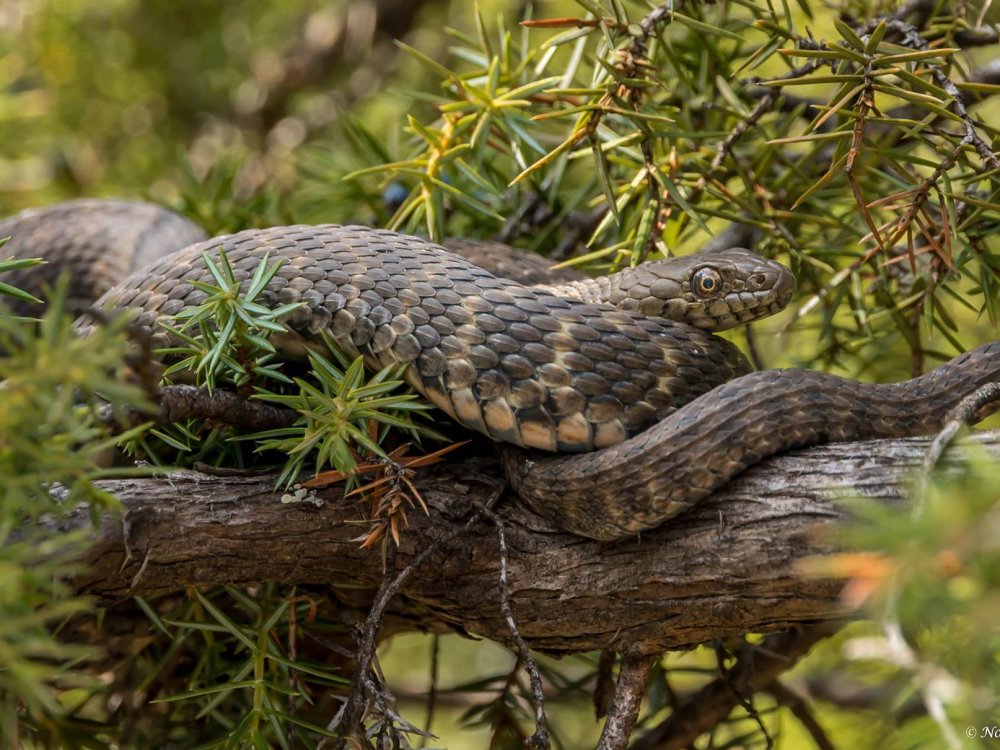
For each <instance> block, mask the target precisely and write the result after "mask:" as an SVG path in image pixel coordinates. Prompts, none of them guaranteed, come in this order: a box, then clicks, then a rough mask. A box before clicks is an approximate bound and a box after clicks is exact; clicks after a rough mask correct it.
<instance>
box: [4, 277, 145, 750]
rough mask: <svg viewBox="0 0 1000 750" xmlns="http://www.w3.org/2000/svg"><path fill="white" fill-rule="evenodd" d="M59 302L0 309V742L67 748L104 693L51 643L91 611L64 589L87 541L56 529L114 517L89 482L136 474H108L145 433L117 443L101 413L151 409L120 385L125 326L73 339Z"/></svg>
mask: <svg viewBox="0 0 1000 750" xmlns="http://www.w3.org/2000/svg"><path fill="white" fill-rule="evenodd" d="M12 265H14V264H9V263H8V264H6V265H5V266H4V267H5V268H6V269H10V268H11V267H12ZM64 291H65V290H60V291H58V292H57V294H56V296H55V299H54V300H53V301H52V302H51V305H50V308H49V310H48V312H47V313H46V314H45V316H44V318H43V319H42V320H41V321H32V320H25V319H18V318H14V317H12V316H10V315H6V314H4V312H3V310H2V309H0V384H2V385H0V389H2V398H0V476H2V477H3V481H2V482H0V733H2V734H3V735H6V736H7V737H13V736H16V735H17V734H18V733H19V732H20V733H24V734H27V735H31V734H36V733H37V736H39V737H40V738H44V741H45V742H47V743H49V744H53V745H54V744H56V740H57V738H62V739H63V740H65V741H67V742H69V741H70V740H69V738H70V737H72V736H74V734H75V732H76V731H77V730H78V729H79V725H80V723H81V720H80V719H79V717H77V716H76V715H75V714H76V712H77V710H78V709H79V707H80V705H82V704H83V703H84V702H85V700H86V698H87V697H89V696H90V695H93V694H94V693H98V692H100V690H101V689H102V688H101V685H100V683H99V681H98V680H97V679H96V677H94V676H91V675H89V674H88V673H87V672H86V671H85V670H84V669H82V668H81V667H82V666H84V665H86V664H87V663H88V662H89V661H90V660H91V659H92V658H93V657H94V656H95V655H96V654H97V649H95V648H93V647H90V646H85V645H81V644H73V643H64V642H61V641H59V640H58V639H56V637H55V636H54V635H53V633H54V631H55V630H56V629H58V627H59V626H60V625H61V624H62V623H63V622H65V621H66V620H67V619H68V618H70V617H72V616H77V615H81V614H83V613H86V612H88V611H90V609H91V605H90V603H89V602H87V600H86V599H83V598H81V597H77V596H74V595H72V592H71V589H70V588H69V586H68V585H67V584H66V582H65V581H66V579H67V578H68V576H69V575H70V574H72V573H73V572H74V566H73V564H72V558H73V557H74V556H75V555H76V554H78V553H79V552H80V551H81V549H82V548H83V546H84V545H85V544H86V542H87V539H86V533H85V530H84V531H76V532H74V531H65V530H60V526H59V523H58V522H59V520H60V519H63V518H66V517H68V516H71V515H73V514H77V515H79V514H80V512H81V505H82V504H86V507H87V508H88V509H89V513H90V517H91V518H92V519H94V520H95V521H96V520H97V519H98V518H100V516H101V515H102V513H103V512H104V511H106V510H108V509H109V508H112V509H113V508H115V507H117V501H116V499H115V498H114V497H112V496H111V495H109V494H108V493H107V492H106V491H105V490H103V489H101V488H100V487H99V486H98V485H97V484H96V482H97V481H98V480H100V479H104V478H108V477H114V476H122V475H129V474H136V473H138V472H139V471H140V470H138V469H135V468H113V467H106V466H105V465H104V464H105V463H106V461H105V460H104V459H105V458H106V456H107V454H108V453H109V452H110V451H111V450H112V449H113V447H114V446H115V445H116V444H118V443H119V441H121V440H123V439H128V438H129V437H133V436H134V435H135V434H136V432H137V431H138V430H141V429H142V428H141V427H140V428H137V430H134V431H131V433H126V434H125V435H124V436H117V435H115V434H113V432H112V430H111V429H110V428H109V426H108V424H107V423H106V420H105V419H104V412H103V411H102V409H101V407H100V404H102V403H107V404H108V405H109V409H110V410H109V411H107V413H108V414H113V413H117V414H119V415H120V414H122V413H123V410H124V409H125V408H131V409H144V408H147V407H148V402H147V400H146V398H145V396H144V395H143V394H142V393H141V391H139V389H138V388H136V387H134V386H131V385H128V384H125V383H124V382H123V380H122V379H121V370H122V368H123V366H124V365H123V363H124V359H125V353H126V351H127V347H128V341H127V338H126V335H125V332H124V323H123V321H122V320H115V321H112V322H111V323H110V324H109V325H107V326H102V327H98V328H96V329H95V330H94V332H93V334H92V335H91V336H90V337H89V338H88V339H86V340H84V339H82V338H80V337H79V336H78V335H77V334H76V332H75V331H74V330H73V327H72V325H71V321H70V319H69V318H68V316H67V315H66V314H65V312H64V308H63V305H62V302H63V299H64ZM15 296H17V295H15ZM84 518H86V514H84ZM70 526H72V524H70ZM18 717H20V720H19V718H18ZM83 723H86V722H83ZM18 727H20V730H18V729H17V728H18Z"/></svg>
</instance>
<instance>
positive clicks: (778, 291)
mask: <svg viewBox="0 0 1000 750" xmlns="http://www.w3.org/2000/svg"><path fill="white" fill-rule="evenodd" d="M794 292H795V277H794V276H792V273H791V271H789V270H788V269H787V268H785V267H784V266H783V265H781V264H780V263H778V262H776V261H773V260H768V259H767V258H764V257H761V256H760V255H757V254H756V253H753V252H751V251H750V250H747V249H745V248H742V247H732V248H727V249H725V250H718V251H714V252H710V253H698V254H695V255H688V256H684V257H680V258H668V259H666V260H657V261H650V262H648V263H643V264H642V265H640V266H637V267H635V268H629V269H626V270H624V271H621V272H619V273H618V274H615V276H614V277H613V282H612V290H611V293H610V295H609V296H610V297H611V299H610V300H609V301H610V302H611V303H612V304H615V305H617V306H618V307H621V308H623V309H626V310H636V311H638V312H641V313H643V314H644V315H649V316H659V317H664V318H670V319H671V320H678V321H683V322H685V323H687V324H688V325H692V326H694V327H696V328H702V329H705V330H709V331H724V330H726V329H727V328H732V327H734V326H738V325H742V324H744V323H749V322H750V321H753V320H757V319H759V318H765V317H767V316H768V315H773V314H774V313H776V312H778V311H779V310H781V309H782V308H783V307H784V306H785V305H787V304H788V302H789V300H791V298H792V294H793V293H794Z"/></svg>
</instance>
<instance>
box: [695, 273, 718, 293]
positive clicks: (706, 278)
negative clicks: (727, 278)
mask: <svg viewBox="0 0 1000 750" xmlns="http://www.w3.org/2000/svg"><path fill="white" fill-rule="evenodd" d="M721 286H722V277H721V276H720V275H719V272H718V271H716V270H715V269H714V268H699V269H698V270H697V271H695V272H694V276H692V277H691V290H692V291H693V292H694V293H695V294H697V295H699V296H701V297H711V296H712V295H713V294H715V293H716V292H717V291H718V290H719V288H720V287H721Z"/></svg>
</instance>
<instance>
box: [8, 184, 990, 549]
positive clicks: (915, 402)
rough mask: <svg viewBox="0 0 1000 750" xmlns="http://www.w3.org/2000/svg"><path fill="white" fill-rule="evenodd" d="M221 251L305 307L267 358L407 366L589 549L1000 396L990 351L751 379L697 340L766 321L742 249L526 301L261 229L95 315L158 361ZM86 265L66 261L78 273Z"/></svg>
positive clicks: (505, 289) (187, 258)
mask: <svg viewBox="0 0 1000 750" xmlns="http://www.w3.org/2000/svg"><path fill="white" fill-rule="evenodd" d="M70 205H74V204H70ZM75 205H83V206H85V208H82V209H81V210H79V211H78V212H77V213H76V217H77V221H78V223H80V224H82V225H87V224H88V223H89V224H91V225H96V224H98V223H99V222H100V220H101V217H102V212H106V213H107V215H108V216H110V217H111V218H109V219H106V223H107V225H108V226H110V227H111V229H109V230H108V233H109V234H110V236H111V237H112V239H118V240H120V243H119V244H120V246H122V247H124V246H127V245H128V244H129V241H128V238H129V237H132V236H135V237H140V238H143V237H144V238H146V240H149V238H150V236H151V235H150V234H149V233H148V232H146V231H140V230H135V229H131V230H128V231H130V232H131V234H128V233H127V231H126V230H125V229H124V227H125V226H133V223H134V222H135V221H136V220H138V221H140V222H145V223H146V226H147V227H148V224H149V222H150V220H151V219H152V220H153V221H154V222H160V226H161V231H160V232H157V231H156V230H152V231H153V236H154V237H155V235H157V234H161V235H164V242H163V244H165V245H169V243H170V242H171V241H176V237H177V236H180V235H183V236H185V237H191V238H195V237H196V236H197V232H198V230H197V229H196V228H194V227H193V225H188V224H186V223H179V224H178V223H175V222H174V220H173V219H170V220H168V219H166V218H164V217H163V216H161V214H164V212H162V211H160V210H158V209H149V208H148V207H143V206H142V205H141V204H129V203H124V202H95V201H89V202H86V201H85V202H78V203H77V204H75ZM102 206H105V207H106V208H102ZM51 210H54V211H57V212H58V211H60V210H61V211H62V213H63V214H66V213H67V212H68V213H73V212H72V211H68V209H66V208H65V206H63V207H57V208H56V209H51ZM143 211H146V212H147V213H146V214H143V213H142V212H143ZM149 211H152V214H150V213H148V212H149ZM44 213H45V212H44V211H41V212H38V211H36V212H34V213H32V214H30V215H29V216H28V218H27V219H25V218H24V217H20V218H19V217H14V218H13V219H11V220H8V221H7V222H3V223H0V237H2V236H5V235H12V236H13V239H12V241H11V245H10V246H9V247H8V248H4V249H3V250H0V253H2V254H3V255H4V256H6V255H8V254H10V252H11V251H13V253H14V254H15V255H20V256H22V257H24V256H30V255H39V254H42V251H43V250H44V249H45V247H46V246H47V241H48V239H49V238H48V237H47V235H50V234H51V233H52V232H57V231H64V230H56V229H55V228H54V227H55V226H56V224H55V223H54V222H52V221H46V220H45V218H46V217H45V215H44ZM167 215H168V216H169V214H167ZM40 217H41V218H40ZM60 218H61V220H62V221H64V222H65V221H66V220H67V219H66V216H65V215H63V216H62V217H60ZM174 218H176V217H174ZM177 221H181V220H177ZM69 233H70V234H72V232H71V231H70V232H69ZM89 242H90V246H95V245H96V243H95V242H94V241H93V238H91V239H90V240H89ZM133 244H135V243H133ZM140 244H142V243H140ZM223 247H224V248H225V250H226V253H227V256H228V257H229V260H230V262H231V263H232V265H233V268H234V272H235V274H236V276H237V278H238V279H246V278H249V277H250V276H251V275H252V274H253V272H254V270H255V269H256V267H257V266H258V264H259V263H260V261H261V259H262V258H263V257H264V256H265V254H266V255H268V257H270V258H272V259H282V260H283V261H284V264H283V266H282V267H281V269H280V270H279V272H278V275H277V276H276V277H275V279H274V280H273V282H272V284H271V285H270V287H269V288H268V290H267V291H266V292H265V299H264V302H265V304H275V305H276V304H284V303H286V302H299V303H302V304H301V306H300V307H299V308H297V309H296V310H295V311H294V312H293V313H292V314H291V315H290V317H289V318H288V319H287V320H285V321H284V322H285V324H286V326H287V327H288V330H289V334H288V335H287V336H285V337H283V339H281V340H279V341H278V342H276V343H277V345H278V347H279V349H281V350H283V351H286V352H289V353H294V352H295V350H296V349H299V348H301V347H304V346H309V345H315V344H316V342H317V341H318V339H319V333H320V331H326V332H328V333H329V334H330V335H331V336H332V337H333V339H334V340H335V341H336V343H337V345H338V346H339V347H340V348H342V349H343V350H344V351H345V352H346V353H348V354H349V355H352V356H356V355H357V354H362V355H364V356H365V359H366V361H367V362H368V363H369V364H370V365H371V366H373V367H378V366H384V365H386V364H390V363H397V362H400V363H407V364H408V365H409V367H408V368H407V379H408V380H409V382H410V383H411V384H412V385H413V386H414V387H415V388H416V389H417V390H419V391H420V392H422V393H423V394H424V395H425V396H426V397H427V398H428V399H429V400H430V401H431V402H432V403H434V404H435V405H436V406H437V407H439V408H440V409H442V410H443V411H445V412H446V413H447V414H449V415H450V416H451V417H452V418H454V419H455V420H456V421H458V422H459V423H461V424H462V425H464V426H466V427H468V428H471V429H474V430H477V431H479V432H481V433H483V434H485V435H487V436H489V437H490V438H492V439H494V440H497V441H499V442H502V443H506V444H509V445H511V446H518V448H517V449H513V448H507V449H505V450H503V451H502V455H503V462H504V466H505V469H506V471H507V474H508V477H509V479H510V481H511V483H512V485H513V487H514V489H515V490H516V491H517V493H518V494H519V495H520V496H521V497H522V498H523V499H524V500H525V501H526V502H527V503H528V504H529V505H530V506H531V507H532V508H533V509H534V510H535V511H537V512H538V513H540V514H541V515H543V516H546V517H547V518H549V519H551V520H552V521H554V522H555V523H556V524H557V525H559V526H560V527H562V528H564V529H566V530H568V531H572V532H574V533H577V534H581V535H583V536H588V537H591V538H595V539H601V540H610V539H616V538H620V537H623V536H627V535H630V534H634V533H636V532H639V531H642V530H644V529H649V528H652V527H654V526H657V525H659V524H660V523H662V522H663V521H664V520H666V519H667V518H670V517H671V516H673V515H675V514H677V513H679V512H681V511H682V510H684V509H686V508H688V507H690V505H691V504H692V503H694V502H697V501H698V500H699V499H701V498H703V497H705V496H707V495H708V494H710V493H711V492H712V491H713V490H715V489H717V488H718V487H720V486H722V485H723V484H725V483H726V482H727V481H728V480H729V479H730V478H731V477H732V476H734V475H735V474H737V473H739V472H740V471H742V470H743V469H744V468H746V467H747V466H749V465H751V464H753V463H755V462H757V461H760V460H761V459H763V458H765V457H766V456H769V455H772V454H774V453H777V452H780V451H783V450H787V449H789V448H793V447H800V446H804V445H810V444H815V443H820V442H824V441H829V440H851V439H860V438H868V437H898V436H904V435H914V434H921V433H927V432H931V431H934V430H935V429H936V428H938V427H939V425H940V424H941V422H942V420H943V419H944V417H945V416H946V414H947V413H948V412H949V411H950V410H951V409H952V408H953V407H954V406H955V405H956V404H957V403H958V402H959V401H960V400H961V398H962V397H963V396H965V395H966V394H968V393H970V392H972V391H973V390H975V389H976V388H977V387H978V386H980V385H983V384H985V383H988V382H996V381H997V379H998V378H1000V343H993V344H987V345H985V346H983V347H980V348H979V349H976V350H974V351H972V352H969V353H967V354H964V355H962V356H961V357H958V358H957V359H955V360H953V361H952V362H949V363H948V364H946V365H943V366H942V367H939V368H938V369H936V370H934V371H932V372H930V373H929V374H927V375H924V376H922V377H920V378H916V379H913V380H910V381H906V382H904V383H900V384H895V385H871V384H865V383H861V382H858V381H853V380H847V379H844V378H839V377H836V376H832V375H826V374H823V373H818V372H812V371H804V370H767V371H763V372H755V373H751V372H749V370H750V368H749V365H748V364H747V362H746V360H745V358H744V357H743V356H742V354H740V352H739V350H738V349H737V348H736V347H735V346H733V345H732V344H730V343H729V342H727V341H725V340H723V339H721V338H719V337H717V336H714V335H712V334H711V333H710V332H709V331H710V330H719V329H721V328H724V327H729V326H732V325H736V324H739V323H742V322H746V321H748V320H752V319H755V318H757V317H761V316H763V315H766V314H770V313H771V312H774V311H775V310H777V309H779V308H780V307H781V306H783V305H784V304H785V303H786V302H787V301H788V299H789V298H790V296H791V293H792V291H793V289H794V281H793V280H792V278H791V276H790V274H789V273H788V272H787V270H785V269H784V268H783V267H782V266H780V265H778V264H775V263H773V262H771V261H766V260H764V259H762V258H759V257H758V256H756V255H753V254H752V253H749V252H748V251H745V250H741V249H733V250H730V251H724V252H721V253H713V254H710V255H698V256H689V257H687V258H681V259H673V260H672V261H661V262H654V263H650V264H644V265H643V266H641V267H639V268H638V269H629V270H628V271H625V272H621V273H619V274H616V275H614V276H611V277H607V278H605V279H601V280H596V281H593V282H585V281H568V282H565V283H563V284H562V285H560V286H537V285H524V284H521V283H519V282H517V281H514V280H511V279H505V278H500V277H498V276H495V275H494V274H492V273H490V272H489V271H487V270H485V269H483V268H480V267H479V266H477V265H474V264H473V263H471V262H470V261H469V260H467V259H465V258H463V257H462V256H460V255H457V254H454V253H451V252H448V251H447V250H445V249H444V248H442V247H440V246H438V245H435V244H433V243H430V242H428V241H426V240H422V239H418V238H415V237H407V236H404V235H399V234H395V233H393V232H388V231H383V230H375V229H369V228H365V227H341V226H335V225H320V226H290V227H276V228H271V229H260V230H249V231H244V232H240V233H238V234H234V235H229V236H224V237H218V238H215V239H210V240H207V241H205V242H201V243H198V244H195V245H190V246H188V247H186V248H184V249H182V250H180V251H178V252H176V253H173V254H168V255H166V256H164V257H162V258H161V259H159V260H155V261H153V262H152V263H151V264H150V265H146V266H144V267H143V268H141V269H139V270H138V271H136V272H135V273H133V275H131V276H129V277H128V278H127V279H125V280H124V281H122V282H121V283H119V284H118V285H117V286H115V287H114V288H112V289H110V290H109V291H108V292H107V293H106V294H105V295H104V296H103V298H102V299H101V302H100V304H102V305H106V306H110V307H115V308H131V309H134V310H136V311H138V314H139V317H138V322H139V323H140V324H141V325H143V326H146V327H147V328H148V329H149V330H150V331H151V332H152V333H153V335H154V341H156V338H157V337H161V336H162V337H165V334H164V333H162V331H158V329H157V328H156V326H155V323H156V320H157V318H158V317H160V316H163V315H171V314H175V313H177V312H179V311H180V310H181V309H183V308H184V307H185V306H188V305H192V304H197V303H198V302H199V301H200V299H201V298H202V294H201V292H199V291H198V290H197V289H195V287H194V286H193V285H192V283H191V282H192V281H193V280H201V281H205V282H210V281H211V277H210V275H209V272H208V270H207V269H206V268H205V266H204V263H203V261H202V253H205V252H207V253H209V254H210V255H212V254H214V253H217V251H218V249H219V248H223ZM456 249H459V250H462V249H463V248H462V246H461V245H456ZM466 249H468V248H466ZM473 249H475V247H474V248H473ZM479 249H480V250H481V249H482V248H481V247H480V248H479ZM63 252H64V253H65V251H63ZM93 253H94V251H93V250H89V251H87V252H80V251H76V252H75V255H74V254H73V253H70V255H71V257H72V258H73V259H74V262H76V263H79V262H80V256H83V255H89V256H93ZM93 260H94V258H93V257H90V258H88V261H89V262H93ZM529 265H530V264H529ZM536 270H537V269H536ZM533 273H534V271H532V270H531V269H530V268H529V269H528V278H529V279H531V280H535V279H534V278H533V277H532V274H533ZM104 276H106V274H105V275H104ZM20 281H21V282H22V283H24V281H25V280H24V279H21V280H20ZM13 283H17V281H16V280H15V281H14V282H13ZM608 303H614V304H615V305H617V307H612V306H611V304H608ZM671 318H672V319H671ZM157 343H166V341H162V342H157ZM523 449H530V450H528V451H526V450H523ZM551 452H556V453H557V454H567V455H552V453H551ZM572 454H575V455H572Z"/></svg>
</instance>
